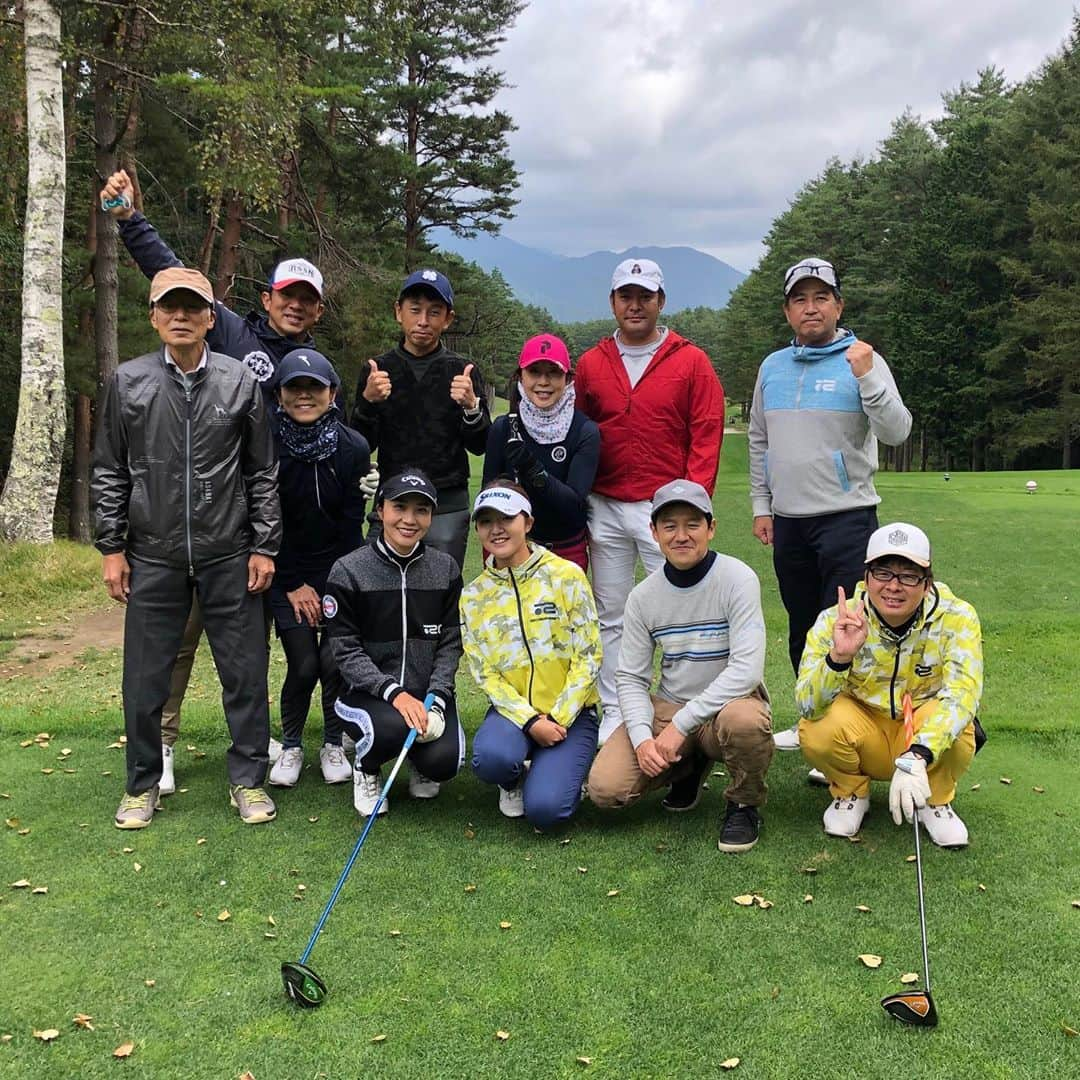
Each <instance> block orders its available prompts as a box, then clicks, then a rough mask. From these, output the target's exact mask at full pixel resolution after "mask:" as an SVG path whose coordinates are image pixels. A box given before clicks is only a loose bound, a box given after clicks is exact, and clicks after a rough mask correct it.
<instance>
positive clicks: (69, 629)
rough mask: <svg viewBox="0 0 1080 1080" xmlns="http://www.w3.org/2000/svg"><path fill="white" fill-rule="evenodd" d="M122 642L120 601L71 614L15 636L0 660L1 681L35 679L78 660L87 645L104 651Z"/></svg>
mask: <svg viewBox="0 0 1080 1080" xmlns="http://www.w3.org/2000/svg"><path fill="white" fill-rule="evenodd" d="M123 643H124V607H123V605H122V604H111V605H110V606H109V607H104V608H101V609H100V610H98V611H90V612H86V613H79V614H76V615H72V616H70V619H68V620H65V621H62V622H58V623H54V624H52V625H48V626H41V627H40V628H39V629H38V630H37V631H35V632H34V633H33V634H29V635H27V636H26V637H20V638H18V639H17V641H16V642H15V648H14V649H13V650H12V651H11V652H9V653H8V654H7V655H6V656H5V657H4V658H3V659H2V660H0V680H9V679H17V678H19V677H21V676H31V677H35V678H37V677H40V676H41V675H44V674H48V673H50V672H53V671H57V670H59V669H60V668H64V667H70V666H72V665H73V664H77V663H79V657H80V656H82V654H83V653H84V652H85V651H86V650H87V649H89V648H93V649H97V650H98V651H99V652H104V651H105V650H107V649H118V648H120V646H122V645H123Z"/></svg>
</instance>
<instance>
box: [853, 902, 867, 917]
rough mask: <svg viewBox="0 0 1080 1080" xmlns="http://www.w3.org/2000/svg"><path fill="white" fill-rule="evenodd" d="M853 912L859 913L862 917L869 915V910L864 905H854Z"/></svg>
mask: <svg viewBox="0 0 1080 1080" xmlns="http://www.w3.org/2000/svg"><path fill="white" fill-rule="evenodd" d="M855 910H856V911H861V912H862V913H863V914H864V915H869V914H870V909H869V908H868V907H867V906H866V905H865V904H856V905H855Z"/></svg>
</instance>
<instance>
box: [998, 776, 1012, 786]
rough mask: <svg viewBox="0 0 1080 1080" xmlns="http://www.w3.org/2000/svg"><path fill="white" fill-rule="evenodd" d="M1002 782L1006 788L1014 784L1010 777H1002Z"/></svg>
mask: <svg viewBox="0 0 1080 1080" xmlns="http://www.w3.org/2000/svg"><path fill="white" fill-rule="evenodd" d="M1000 780H1001V782H1002V783H1003V784H1005V785H1006V786H1008V785H1009V784H1011V783H1012V780H1011V779H1010V778H1009V777H1008V776H1002V777H1000Z"/></svg>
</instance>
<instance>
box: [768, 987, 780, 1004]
mask: <svg viewBox="0 0 1080 1080" xmlns="http://www.w3.org/2000/svg"><path fill="white" fill-rule="evenodd" d="M779 996H780V987H779V986H774V987H773V988H772V990H770V991H769V997H771V998H772V999H773V1001H775V1000H776V999H777V998H778V997H779Z"/></svg>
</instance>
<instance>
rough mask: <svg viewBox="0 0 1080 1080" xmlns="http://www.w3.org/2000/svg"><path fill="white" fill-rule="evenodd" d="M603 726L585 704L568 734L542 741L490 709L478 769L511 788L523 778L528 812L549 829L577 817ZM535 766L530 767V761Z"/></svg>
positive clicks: (479, 737)
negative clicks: (546, 743)
mask: <svg viewBox="0 0 1080 1080" xmlns="http://www.w3.org/2000/svg"><path fill="white" fill-rule="evenodd" d="M598 730H599V725H598V723H597V719H596V710H595V709H594V708H587V709H583V710H582V711H581V712H580V713H579V714H578V717H577V719H576V720H575V721H574V722H573V723H572V724H571V725H570V727H568V728H567V729H566V738H565V739H563V741H562V742H560V743H556V744H555V745H554V746H541V745H540V744H539V743H537V742H534V741H533V740H532V739H530V738H529V736H528V735H526V734H525V732H523V731H522V730H521V728H519V727H518V726H517V724H514V723H512V722H511V721H509V720H507V719H506V717H505V716H503V715H502V713H500V712H498V711H497V710H496V709H495V708H490V709H488V711H487V716H485V717H484V722H483V723H482V724H481V725H480V730H479V731H477V733H476V737H475V738H474V739H473V758H472V767H473V772H474V773H476V775H477V777H478V778H479V779H481V780H483V781H484V782H485V783H487V784H498V785H499V786H500V787H503V788H506V789H507V790H508V791H512V790H513V789H514V788H516V787H517V786H518V784H520V783H522V777H523V776H524V778H525V779H524V787H523V789H522V793H523V795H524V797H525V817H526V818H528V820H529V822H530V823H531V824H532V825H534V826H535V827H536V828H538V829H550V828H553V827H554V826H556V825H559V824H561V823H562V822H564V821H567V820H568V819H569V818H570V817H572V816H573V813H574V811H575V810H577V808H578V803H580V802H581V785H582V783H584V781H585V777H586V776H587V775H588V772H589V766H590V765H591V764H592V759H593V755H594V754H595V753H596V740H597V733H598ZM526 760H530V761H531V762H532V765H531V766H530V768H529V770H528V772H526V770H525V761H526Z"/></svg>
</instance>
